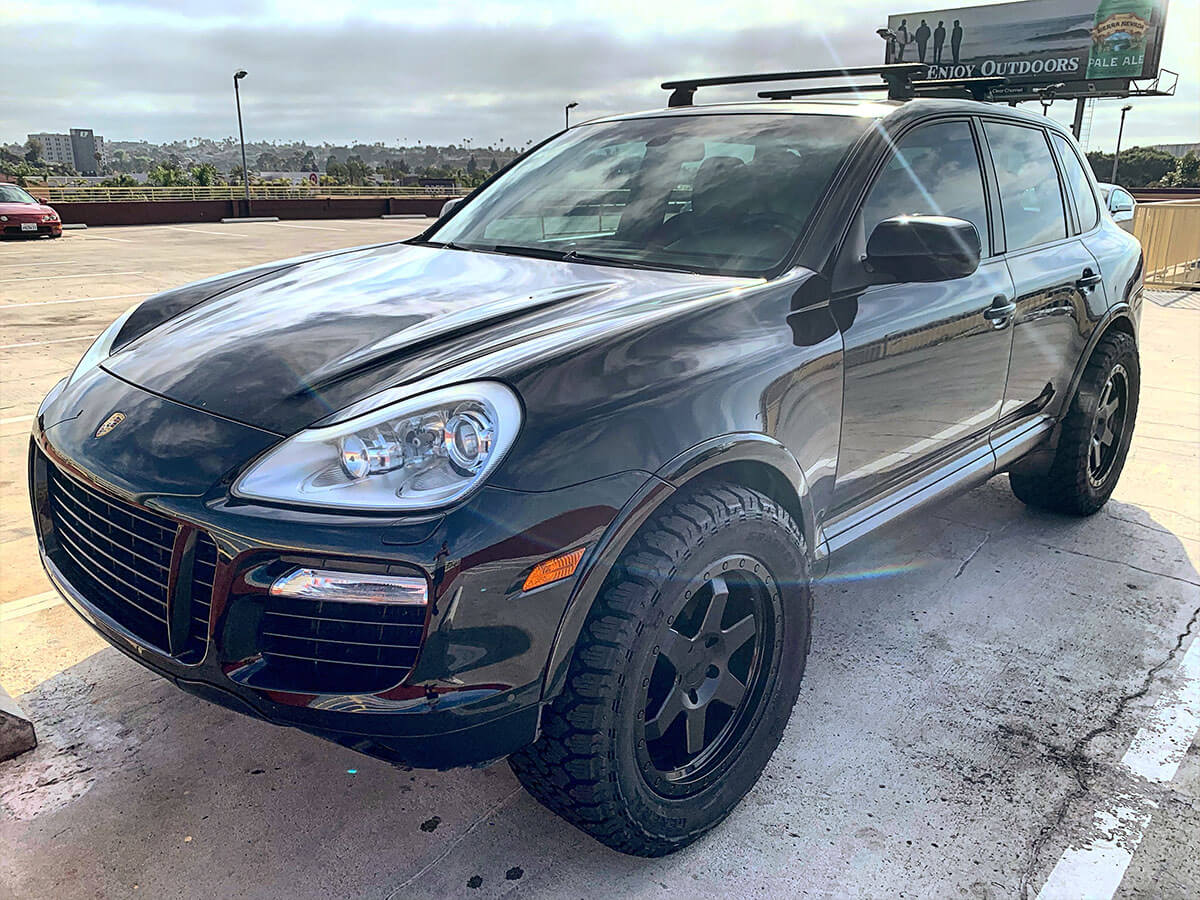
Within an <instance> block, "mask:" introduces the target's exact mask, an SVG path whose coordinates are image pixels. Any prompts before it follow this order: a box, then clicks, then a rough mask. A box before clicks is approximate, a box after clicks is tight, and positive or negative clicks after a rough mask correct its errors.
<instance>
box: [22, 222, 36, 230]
mask: <svg viewBox="0 0 1200 900" xmlns="http://www.w3.org/2000/svg"><path fill="white" fill-rule="evenodd" d="M21 230H22V231H37V222H22V223H21Z"/></svg>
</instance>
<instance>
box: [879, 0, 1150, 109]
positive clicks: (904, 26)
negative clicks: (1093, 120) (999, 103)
mask: <svg viewBox="0 0 1200 900" xmlns="http://www.w3.org/2000/svg"><path fill="white" fill-rule="evenodd" d="M1166 15H1167V0H1021V2H1018V3H1000V4H996V5H993V6H970V7H962V8H958V9H936V10H930V11H927V12H915V13H904V14H901V15H895V16H889V17H888V29H889V30H890V31H891V32H892V35H893V37H891V38H889V39H888V42H887V55H886V61H887V62H889V63H900V62H905V63H911V62H920V63H925V64H926V65H927V66H928V70H927V73H926V75H925V77H926V78H979V77H994V76H1002V77H1005V78H1007V79H1008V81H1009V83H1008V85H1005V86H1003V87H1000V88H998V89H996V90H995V91H993V97H995V98H997V99H1019V98H1022V97H1026V98H1028V97H1034V96H1036V93H1035V92H1036V90H1037V88H1038V87H1041V86H1043V85H1047V84H1057V83H1060V82H1062V83H1064V84H1066V88H1065V89H1062V90H1059V91H1058V96H1060V97H1068V96H1087V95H1089V94H1092V95H1094V94H1098V93H1103V92H1108V91H1118V90H1120V89H1122V88H1124V87H1125V86H1126V83H1127V81H1128V80H1129V79H1131V78H1153V77H1154V76H1155V75H1157V74H1158V61H1159V55H1160V52H1161V49H1162V39H1163V31H1164V28H1163V25H1164V22H1165V21H1166Z"/></svg>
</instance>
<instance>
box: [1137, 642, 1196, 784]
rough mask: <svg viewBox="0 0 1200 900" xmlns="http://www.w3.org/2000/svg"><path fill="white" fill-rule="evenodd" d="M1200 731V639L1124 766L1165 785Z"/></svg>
mask: <svg viewBox="0 0 1200 900" xmlns="http://www.w3.org/2000/svg"><path fill="white" fill-rule="evenodd" d="M1198 732H1200V637H1197V638H1193V640H1192V645H1191V646H1190V647H1189V648H1188V651H1187V653H1185V654H1184V655H1183V659H1182V660H1180V663H1179V671H1178V672H1177V673H1176V675H1175V679H1174V681H1173V683H1172V687H1171V689H1170V690H1167V691H1164V692H1163V695H1162V696H1161V697H1159V698H1158V702H1157V703H1155V704H1154V711H1153V712H1152V713H1151V714H1150V721H1149V722H1147V723H1146V724H1145V725H1143V726H1142V727H1141V728H1139V729H1138V733H1137V734H1135V735H1134V736H1133V742H1132V743H1131V744H1130V745H1129V749H1128V750H1127V751H1125V755H1124V756H1123V757H1122V758H1121V765H1123V766H1125V768H1127V769H1129V771H1131V772H1132V773H1133V774H1134V775H1140V776H1142V777H1143V778H1145V779H1146V780H1147V781H1153V782H1155V783H1158V784H1165V783H1167V782H1168V781H1170V780H1171V779H1172V778H1174V777H1175V773H1176V772H1178V771H1179V765H1180V763H1182V762H1183V758H1184V757H1185V756H1187V752H1188V747H1190V746H1191V745H1192V740H1193V739H1194V738H1195V737H1196V734H1197V733H1198Z"/></svg>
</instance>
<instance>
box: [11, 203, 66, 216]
mask: <svg viewBox="0 0 1200 900" xmlns="http://www.w3.org/2000/svg"><path fill="white" fill-rule="evenodd" d="M53 213H54V210H53V209H51V208H50V207H49V206H44V205H43V204H41V203H0V216H8V217H9V219H12V218H14V217H18V216H19V217H21V218H27V217H31V216H33V217H36V218H38V219H40V218H41V217H42V216H48V215H51V214H53Z"/></svg>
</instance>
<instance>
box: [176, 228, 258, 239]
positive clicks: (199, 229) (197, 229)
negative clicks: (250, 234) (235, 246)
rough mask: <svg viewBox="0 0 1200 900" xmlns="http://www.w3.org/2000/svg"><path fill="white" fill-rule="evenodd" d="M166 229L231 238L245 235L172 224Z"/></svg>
mask: <svg viewBox="0 0 1200 900" xmlns="http://www.w3.org/2000/svg"><path fill="white" fill-rule="evenodd" d="M167 230H168V231H194V232H196V234H215V235H216V236H217V237H231V238H240V237H245V235H243V234H230V233H229V232H227V231H206V230H205V229H203V228H181V227H179V226H172V227H171V228H168V229H167Z"/></svg>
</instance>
